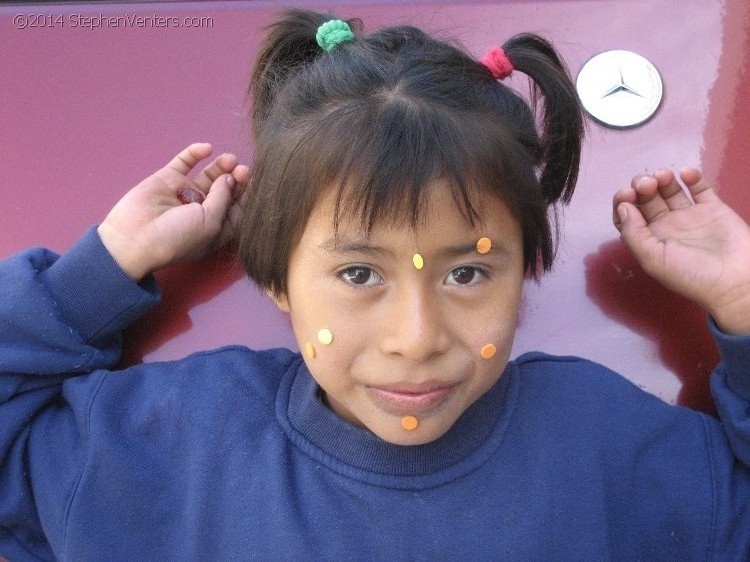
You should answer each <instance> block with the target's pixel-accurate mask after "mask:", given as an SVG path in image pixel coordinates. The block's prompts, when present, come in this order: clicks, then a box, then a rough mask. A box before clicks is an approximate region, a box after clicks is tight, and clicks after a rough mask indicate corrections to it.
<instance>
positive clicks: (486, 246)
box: [477, 236, 492, 254]
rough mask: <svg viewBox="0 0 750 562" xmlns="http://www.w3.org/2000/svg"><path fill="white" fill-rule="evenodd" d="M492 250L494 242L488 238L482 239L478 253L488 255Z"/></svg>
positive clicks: (478, 243) (479, 242)
mask: <svg viewBox="0 0 750 562" xmlns="http://www.w3.org/2000/svg"><path fill="white" fill-rule="evenodd" d="M490 248H492V240H490V239H489V238H487V237H486V236H485V237H483V238H480V239H479V241H477V252H479V253H480V254H486V253H487V252H489V251H490Z"/></svg>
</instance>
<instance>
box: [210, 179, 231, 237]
mask: <svg viewBox="0 0 750 562" xmlns="http://www.w3.org/2000/svg"><path fill="white" fill-rule="evenodd" d="M234 185H235V181H234V178H233V177H232V175H231V174H225V175H223V176H221V177H219V178H218V179H217V180H216V181H214V183H213V184H212V185H211V189H209V191H208V195H206V200H205V201H204V202H203V210H204V213H205V224H206V227H207V228H208V230H209V231H210V232H213V233H215V234H219V232H221V227H222V225H223V224H224V220H225V218H226V216H227V211H228V210H229V207H230V206H231V204H232V188H233V187H234Z"/></svg>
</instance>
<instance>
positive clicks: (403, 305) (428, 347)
mask: <svg viewBox="0 0 750 562" xmlns="http://www.w3.org/2000/svg"><path fill="white" fill-rule="evenodd" d="M385 312H386V318H385V321H384V322H383V324H382V327H381V345H380V347H381V350H382V352H383V353H385V354H387V355H400V356H402V357H404V358H405V359H408V360H410V361H413V362H417V363H421V362H423V361H426V360H428V359H431V358H432V357H434V356H437V355H440V354H441V353H444V352H445V351H446V350H447V349H448V347H449V346H450V337H449V332H448V330H447V325H446V321H445V320H446V319H445V318H444V314H443V310H442V308H441V306H440V303H439V299H438V297H437V296H436V295H435V294H434V293H432V292H431V291H430V290H428V289H427V288H426V287H409V288H403V290H400V291H395V292H394V294H393V298H392V299H389V302H388V303H387V306H386V311H385Z"/></svg>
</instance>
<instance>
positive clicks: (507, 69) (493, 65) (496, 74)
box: [479, 45, 513, 80]
mask: <svg viewBox="0 0 750 562" xmlns="http://www.w3.org/2000/svg"><path fill="white" fill-rule="evenodd" d="M479 62H481V63H482V64H483V65H484V66H486V67H487V68H488V69H489V71H490V72H491V73H492V77H493V78H494V79H495V80H503V79H505V78H507V77H508V76H510V73H511V72H513V63H511V62H510V59H509V58H508V55H506V54H505V51H503V49H502V47H498V46H497V45H493V46H492V47H490V48H489V49H487V54H486V55H484V56H483V57H482V58H481V59H479Z"/></svg>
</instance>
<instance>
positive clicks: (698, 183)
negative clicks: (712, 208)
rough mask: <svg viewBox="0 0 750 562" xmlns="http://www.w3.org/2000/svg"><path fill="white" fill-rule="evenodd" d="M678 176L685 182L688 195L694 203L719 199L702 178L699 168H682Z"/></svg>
mask: <svg viewBox="0 0 750 562" xmlns="http://www.w3.org/2000/svg"><path fill="white" fill-rule="evenodd" d="M680 178H681V179H682V181H684V182H685V186H687V188H688V191H690V195H692V197H693V200H694V201H695V202H696V203H709V202H711V201H717V200H719V196H718V195H717V194H716V191H714V189H713V188H712V187H711V185H710V184H709V183H708V182H707V181H706V180H705V179H704V178H703V174H701V172H700V170H696V169H695V168H682V169H681V170H680Z"/></svg>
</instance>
